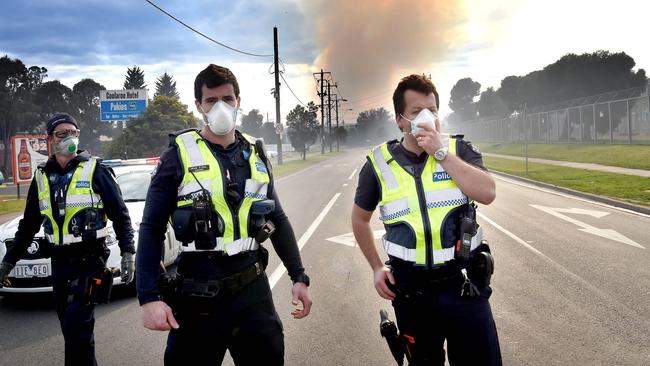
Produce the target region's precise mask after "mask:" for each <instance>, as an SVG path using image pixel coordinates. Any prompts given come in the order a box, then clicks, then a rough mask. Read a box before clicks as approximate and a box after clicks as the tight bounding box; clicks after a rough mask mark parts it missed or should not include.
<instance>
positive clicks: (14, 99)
mask: <svg viewBox="0 0 650 366" xmlns="http://www.w3.org/2000/svg"><path fill="white" fill-rule="evenodd" d="M45 77H47V69H46V68H44V67H39V66H31V67H29V68H27V67H26V66H25V64H23V62H22V61H21V60H19V59H11V58H9V56H6V55H5V56H3V57H0V111H2V113H0V139H1V140H2V141H3V142H4V144H5V148H6V149H9V140H10V138H11V136H14V135H15V134H16V132H18V131H25V132H35V131H33V130H34V129H35V128H38V125H39V124H41V123H42V121H43V120H42V119H41V118H40V113H38V112H40V111H39V110H38V107H37V106H36V105H35V104H34V101H35V99H34V91H35V90H36V89H37V88H39V87H40V86H41V84H42V82H43V79H44V78H45ZM4 160H5V161H4V162H3V163H2V166H4V167H5V173H6V172H8V171H9V170H10V168H8V167H9V166H10V165H11V154H9V153H7V154H5V159H4Z"/></svg>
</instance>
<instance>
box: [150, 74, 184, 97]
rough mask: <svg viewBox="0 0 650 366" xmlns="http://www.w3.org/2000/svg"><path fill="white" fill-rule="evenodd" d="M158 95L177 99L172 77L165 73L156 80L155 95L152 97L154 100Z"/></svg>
mask: <svg viewBox="0 0 650 366" xmlns="http://www.w3.org/2000/svg"><path fill="white" fill-rule="evenodd" d="M159 95H165V96H168V97H174V98H176V99H178V97H179V96H178V91H177V90H176V82H175V81H174V77H173V76H171V75H170V74H168V73H166V72H165V73H164V74H162V75H160V76H159V77H158V79H157V80H156V93H155V94H154V95H153V96H154V98H155V97H157V96H159Z"/></svg>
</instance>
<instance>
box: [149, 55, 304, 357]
mask: <svg viewBox="0 0 650 366" xmlns="http://www.w3.org/2000/svg"><path fill="white" fill-rule="evenodd" d="M194 95H195V99H196V101H195V103H196V108H197V110H198V111H199V112H200V113H201V114H202V115H203V120H204V122H205V125H204V126H203V128H202V129H201V130H200V131H197V130H194V129H191V130H186V131H182V132H181V133H179V134H177V135H173V136H172V139H171V143H170V146H169V148H168V149H167V150H165V151H164V152H163V154H162V155H161V157H160V163H159V166H158V168H157V171H156V173H155V175H154V176H153V178H152V181H151V185H150V187H149V192H148V194H147V200H146V205H145V209H144V216H143V219H142V223H141V225H140V242H139V248H138V255H137V276H138V277H137V281H136V283H137V288H138V298H139V301H140V304H141V308H142V315H143V321H144V326H145V327H147V328H149V329H153V330H171V331H170V333H169V336H168V340H167V349H166V351H165V364H166V365H180V364H186V363H187V362H188V360H196V361H195V362H196V363H197V364H202V365H203V364H220V363H221V362H222V361H223V358H224V354H225V351H226V349H228V350H229V352H230V355H231V356H232V357H233V359H234V361H235V364H237V365H262V364H263V365H282V364H283V362H284V361H283V359H284V340H283V332H282V324H281V322H280V319H279V317H278V314H277V313H276V311H275V308H274V305H273V299H272V297H271V289H270V287H269V282H268V279H267V277H266V275H265V272H264V268H265V267H266V262H267V260H268V252H266V249H264V248H263V247H262V246H261V242H262V241H264V239H266V237H268V235H269V234H271V233H272V234H271V235H270V238H271V241H272V243H273V247H274V249H275V251H276V252H277V253H278V255H279V257H280V259H281V260H282V262H283V263H284V265H285V267H286V268H287V269H288V272H289V276H290V277H291V280H292V281H293V283H294V285H293V289H292V294H293V304H294V305H297V304H298V302H299V301H300V302H302V304H303V308H302V309H296V310H294V311H293V312H292V315H293V316H294V318H297V319H300V318H303V317H306V316H307V315H308V314H309V311H310V307H311V303H312V300H311V295H310V293H309V290H308V286H309V277H307V275H306V274H305V271H304V268H303V266H302V262H301V258H300V252H299V250H298V246H297V243H296V239H295V236H294V233H293V229H292V228H291V225H290V223H289V220H288V219H287V216H286V215H285V214H284V211H283V210H282V207H281V206H280V201H279V200H278V196H277V193H276V191H275V189H273V179H272V174H271V173H272V172H271V169H270V168H271V166H270V164H269V161H268V159H267V158H266V156H265V153H264V149H263V146H262V144H261V141H256V139H255V138H253V137H251V136H247V135H244V134H242V133H240V132H239V131H237V130H236V129H235V119H236V114H237V110H238V108H239V102H240V98H239V85H238V83H237V79H236V78H235V75H233V73H232V72H231V71H230V70H228V69H227V68H225V67H221V66H217V65H214V64H211V65H209V66H208V67H207V68H205V69H204V70H203V71H201V72H200V73H199V74H198V75H197V77H196V79H195V82H194ZM170 217H171V219H172V224H173V227H174V231H175V235H176V237H177V238H178V239H179V240H181V241H182V242H183V246H182V252H181V254H180V256H179V259H178V268H177V275H176V278H175V281H173V283H174V286H173V291H172V294H171V295H169V296H170V297H167V296H168V295H167V294H166V293H163V297H162V298H161V289H160V287H159V286H158V285H159V277H160V276H159V275H160V273H159V272H160V264H159V262H160V258H161V253H162V249H163V248H162V243H163V237H164V235H165V230H166V226H167V222H168V219H169V218H170ZM273 228H275V229H273ZM273 230H274V231H273ZM170 298H171V299H173V300H170ZM161 300H164V302H163V301H161ZM170 304H171V305H172V306H171V307H170V306H169V305H170Z"/></svg>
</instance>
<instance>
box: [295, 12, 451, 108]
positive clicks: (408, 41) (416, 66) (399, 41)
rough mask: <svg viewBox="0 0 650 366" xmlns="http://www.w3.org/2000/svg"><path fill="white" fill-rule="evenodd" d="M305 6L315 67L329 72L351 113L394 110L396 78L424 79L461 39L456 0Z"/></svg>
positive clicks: (434, 78)
mask: <svg viewBox="0 0 650 366" xmlns="http://www.w3.org/2000/svg"><path fill="white" fill-rule="evenodd" d="M303 7H304V10H305V12H306V14H307V15H309V16H311V17H312V19H315V22H316V23H315V26H316V30H315V36H316V39H317V44H318V46H319V47H320V53H319V54H318V57H317V58H316V60H315V61H314V65H315V66H316V67H317V69H318V71H320V69H321V68H323V69H325V70H326V71H331V72H332V76H333V78H334V80H335V81H337V82H338V84H339V90H340V92H341V95H342V97H344V98H347V99H348V100H350V101H351V102H352V103H351V105H350V106H351V107H353V108H355V111H354V114H355V115H356V114H357V113H358V112H360V111H361V110H363V109H368V108H372V107H376V106H384V107H387V108H388V110H389V111H391V112H392V104H391V97H392V90H393V89H394V88H395V86H396V84H397V82H398V81H399V79H400V78H401V77H403V76H406V75H408V74H412V73H426V74H427V75H428V74H429V73H430V72H431V65H432V64H433V63H435V62H438V61H442V60H443V59H444V57H445V55H446V54H447V52H448V51H449V50H450V48H451V47H452V45H453V44H454V43H455V42H456V41H458V40H459V38H460V37H461V35H460V32H459V31H458V29H459V25H460V22H461V21H462V19H461V15H462V9H461V7H462V4H461V1H460V0H418V1H397V0H356V1H349V0H330V1H323V0H318V1H311V0H310V1H307V2H305V3H303ZM432 79H433V81H434V83H435V80H436V77H435V75H432ZM360 99H361V100H360ZM355 101H357V102H355ZM355 103H356V105H355Z"/></svg>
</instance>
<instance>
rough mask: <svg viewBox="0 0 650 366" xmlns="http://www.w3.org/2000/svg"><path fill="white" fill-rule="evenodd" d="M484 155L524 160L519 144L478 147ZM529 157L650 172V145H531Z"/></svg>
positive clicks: (522, 148) (485, 144)
mask: <svg viewBox="0 0 650 366" xmlns="http://www.w3.org/2000/svg"><path fill="white" fill-rule="evenodd" d="M478 145H479V148H480V149H481V151H483V152H487V153H494V154H503V155H514V156H524V145H523V144H520V143H502V144H499V143H487V142H486V143H478ZM528 157H531V158H541V159H549V160H562V161H574V162H578V163H595V164H602V165H611V166H618V167H623V168H633V169H650V145H583V144H529V145H528Z"/></svg>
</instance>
